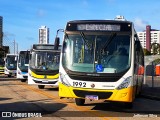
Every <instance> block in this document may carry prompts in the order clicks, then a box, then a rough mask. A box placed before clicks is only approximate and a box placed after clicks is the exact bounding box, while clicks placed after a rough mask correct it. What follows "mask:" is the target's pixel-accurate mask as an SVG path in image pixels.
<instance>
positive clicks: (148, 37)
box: [137, 25, 160, 51]
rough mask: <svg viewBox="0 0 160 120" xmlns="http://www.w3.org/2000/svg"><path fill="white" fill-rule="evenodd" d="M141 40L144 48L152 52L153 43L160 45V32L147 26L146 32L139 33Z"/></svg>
mask: <svg viewBox="0 0 160 120" xmlns="http://www.w3.org/2000/svg"><path fill="white" fill-rule="evenodd" d="M137 34H138V37H139V40H140V42H141V44H142V47H143V48H146V49H147V50H148V51H151V44H152V43H159V44H160V30H155V29H151V26H150V25H147V26H146V30H145V31H143V32H137Z"/></svg>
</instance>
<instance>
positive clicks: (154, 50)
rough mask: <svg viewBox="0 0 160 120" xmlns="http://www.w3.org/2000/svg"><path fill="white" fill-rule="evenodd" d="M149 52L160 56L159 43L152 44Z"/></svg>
mask: <svg viewBox="0 0 160 120" xmlns="http://www.w3.org/2000/svg"><path fill="white" fill-rule="evenodd" d="M151 51H152V54H153V55H156V54H160V44H159V43H152V44H151Z"/></svg>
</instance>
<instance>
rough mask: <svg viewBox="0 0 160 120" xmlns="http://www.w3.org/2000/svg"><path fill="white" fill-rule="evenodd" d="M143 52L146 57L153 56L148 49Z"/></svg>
mask: <svg viewBox="0 0 160 120" xmlns="http://www.w3.org/2000/svg"><path fill="white" fill-rule="evenodd" d="M143 52H144V55H145V56H146V55H151V53H150V52H149V51H148V50H147V49H146V48H143Z"/></svg>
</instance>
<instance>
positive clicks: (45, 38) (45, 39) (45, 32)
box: [39, 26, 49, 44]
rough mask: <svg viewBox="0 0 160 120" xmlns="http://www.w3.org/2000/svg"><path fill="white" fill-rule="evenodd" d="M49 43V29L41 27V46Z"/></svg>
mask: <svg viewBox="0 0 160 120" xmlns="http://www.w3.org/2000/svg"><path fill="white" fill-rule="evenodd" d="M48 43H49V28H47V27H46V26H41V27H40V28H39V44H48Z"/></svg>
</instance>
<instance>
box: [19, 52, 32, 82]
mask: <svg viewBox="0 0 160 120" xmlns="http://www.w3.org/2000/svg"><path fill="white" fill-rule="evenodd" d="M29 54H30V51H20V52H19V54H18V61H17V79H19V80H21V82H26V81H27V78H28V66H29Z"/></svg>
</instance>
